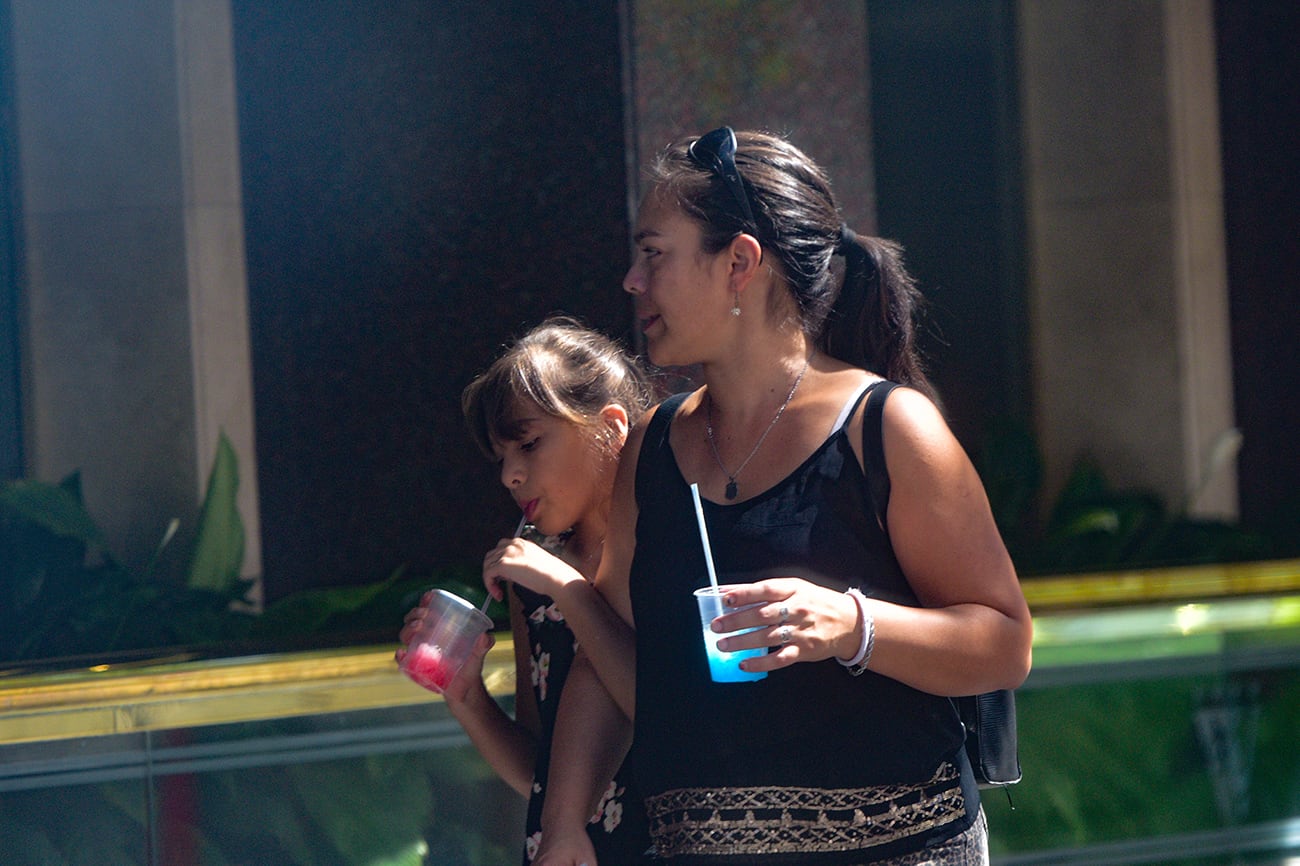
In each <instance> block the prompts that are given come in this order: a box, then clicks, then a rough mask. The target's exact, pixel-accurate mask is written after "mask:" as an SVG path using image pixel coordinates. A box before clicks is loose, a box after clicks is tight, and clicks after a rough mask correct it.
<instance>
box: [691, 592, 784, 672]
mask: <svg viewBox="0 0 1300 866" xmlns="http://www.w3.org/2000/svg"><path fill="white" fill-rule="evenodd" d="M729 589H731V587H730V586H716V587H715V586H706V587H704V588H703V589H697V590H695V600H696V602H698V604H699V606H700V625H701V626H702V627H703V629H704V651H705V652H706V653H707V654H708V657H709V676H711V677H712V678H713V681H714V682H715V683H745V682H752V681H754V680H761V679H763V677H765V676H767V671H757V672H750V671H743V670H741V669H740V661H741V659H748V658H755V657H756V656H762V655H767V649H766V648H765V647H758V648H756V649H747V650H739V651H737V652H730V653H729V652H723V651H722V650H720V649H718V641H719V640H721V639H722V638H724V637H731V636H732V635H737V634H745V633H746V632H747V631H755V630H756V629H747V630H746V631H733V632H730V633H728V634H717V633H716V632H714V631H713V630H712V629H710V628H709V623H711V622H713V620H714V619H715V618H717V617H720V616H722V615H723V614H724V613H735V612H736V611H740V610H749V609H750V608H751V607H759V606H760V605H762V602H758V603H757V604H747V605H745V606H743V607H728V606H727V605H725V604H723V603H722V597H723V596H724V595H725V594H726V593H727V591H728V590H729Z"/></svg>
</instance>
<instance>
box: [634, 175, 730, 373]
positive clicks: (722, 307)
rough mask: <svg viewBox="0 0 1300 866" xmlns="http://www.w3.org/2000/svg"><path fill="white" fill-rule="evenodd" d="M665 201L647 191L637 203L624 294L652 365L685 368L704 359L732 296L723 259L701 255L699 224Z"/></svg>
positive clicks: (728, 307) (727, 313)
mask: <svg viewBox="0 0 1300 866" xmlns="http://www.w3.org/2000/svg"><path fill="white" fill-rule="evenodd" d="M666 199H667V197H666V196H660V195H656V194H655V193H654V192H653V191H652V192H651V193H650V194H649V195H647V196H646V198H645V200H644V201H643V202H642V203H641V209H640V212H639V213H638V214H637V222H636V229H635V233H634V235H633V237H634V241H635V244H636V252H635V253H634V256H633V259H632V266H631V267H630V268H629V269H628V272H627V275H626V276H625V277H624V278H623V289H624V290H625V291H626V292H628V293H629V294H631V295H632V296H633V298H635V302H636V316H637V322H638V323H639V325H640V327H641V330H642V332H643V333H644V334H645V341H646V350H647V352H648V354H649V356H650V360H651V362H653V363H654V364H657V365H659V366H678V365H680V366H684V365H687V364H694V363H698V362H701V361H705V360H707V352H708V351H709V350H710V348H711V347H713V346H715V345H716V344H717V333H718V332H717V329H718V327H719V324H720V323H719V317H728V316H729V315H730V309H731V297H730V295H729V294H728V292H727V266H726V256H724V255H722V254H720V253H719V254H717V255H707V254H705V253H704V252H703V251H702V250H701V249H700V238H701V232H700V227H699V225H698V224H697V223H696V222H695V221H694V220H692V219H690V218H689V217H687V216H686V215H685V214H683V213H682V212H681V210H679V209H678V208H677V207H675V206H674V205H673V204H672V203H671V202H669V201H667V200H666Z"/></svg>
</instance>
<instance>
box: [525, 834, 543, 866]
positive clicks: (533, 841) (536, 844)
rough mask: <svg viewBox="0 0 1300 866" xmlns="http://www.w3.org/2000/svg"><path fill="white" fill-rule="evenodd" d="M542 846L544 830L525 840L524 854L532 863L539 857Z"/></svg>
mask: <svg viewBox="0 0 1300 866" xmlns="http://www.w3.org/2000/svg"><path fill="white" fill-rule="evenodd" d="M541 847H542V831H541V830H538V831H537V832H536V833H534V834H533V835H531V836H529V837H528V838H527V839H525V840H524V855H525V856H527V857H528V862H529V863H531V862H533V861H534V860H536V859H537V852H538V851H539V850H540V849H541Z"/></svg>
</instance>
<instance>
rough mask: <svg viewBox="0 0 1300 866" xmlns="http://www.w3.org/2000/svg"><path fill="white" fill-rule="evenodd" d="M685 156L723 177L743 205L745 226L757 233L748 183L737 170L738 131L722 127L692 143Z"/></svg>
mask: <svg viewBox="0 0 1300 866" xmlns="http://www.w3.org/2000/svg"><path fill="white" fill-rule="evenodd" d="M686 155H687V156H689V157H690V158H691V162H694V163H695V164H696V165H698V166H700V167H701V168H705V169H708V170H709V171H711V172H713V173H714V174H716V175H718V177H720V178H722V182H723V183H724V184H726V186H727V191H728V192H730V193H731V197H732V198H734V199H735V200H736V203H737V204H739V205H740V210H741V212H742V213H743V214H744V216H745V220H746V225H748V226H749V227H750V228H752V229H754V230H757V229H758V223H757V222H755V221H754V211H753V210H752V209H751V208H750V206H749V196H748V195H746V194H745V184H744V182H742V181H741V179H740V171H739V170H738V169H737V168H736V133H735V131H734V130H732V128H731V127H730V126H723V127H719V128H718V129H715V130H713V131H712V132H707V133H705V134H704V135H701V136H700V137H699V138H697V139H695V141H693V142H691V146H690V147H689V148H687V150H686Z"/></svg>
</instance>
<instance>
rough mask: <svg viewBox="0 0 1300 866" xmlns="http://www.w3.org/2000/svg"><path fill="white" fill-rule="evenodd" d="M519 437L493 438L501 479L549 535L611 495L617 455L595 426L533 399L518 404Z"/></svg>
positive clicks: (575, 522) (532, 520)
mask: <svg viewBox="0 0 1300 866" xmlns="http://www.w3.org/2000/svg"><path fill="white" fill-rule="evenodd" d="M512 422H513V423H512V425H511V426H512V429H514V430H516V431H518V437H517V438H512V439H510V440H507V441H497V442H494V443H493V450H494V451H495V452H496V456H497V459H498V460H499V461H500V466H501V483H502V484H503V485H505V487H506V489H507V490H509V491H510V495H511V497H512V498H513V499H514V500H515V504H517V505H518V506H519V509H520V510H521V511H522V512H523V513H524V516H525V517H526V518H527V519H528V522H529V523H531V524H533V525H534V526H536V527H537V529H538V531H540V532H541V533H542V534H544V535H558V534H559V533H561V532H564V531H565V530H567V529H571V528H573V527H574V526H576V525H578V524H579V523H581V522H582V521H583V520H584V519H586V517H587V516H588V515H589V514H591V513H592V512H593V510H594V509H596V508H598V507H599V506H600V504H601V503H602V502H603V501H604V500H605V499H607V498H608V497H609V495H610V489H611V487H612V485H613V474H614V473H613V471H612V465H613V461H614V459H615V458H614V457H612V456H611V455H610V453H609V451H608V449H606V448H602V447H601V446H600V445H599V444H598V442H597V438H596V436H597V434H596V431H593V430H591V429H588V428H586V427H581V426H579V425H577V424H574V423H572V422H570V421H566V420H564V419H563V418H556V417H555V416H553V415H548V414H546V413H545V412H542V411H541V410H540V409H538V408H537V407H536V406H534V405H532V404H531V403H529V404H524V405H519V406H517V407H516V413H515V415H514V417H513V418H512Z"/></svg>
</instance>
